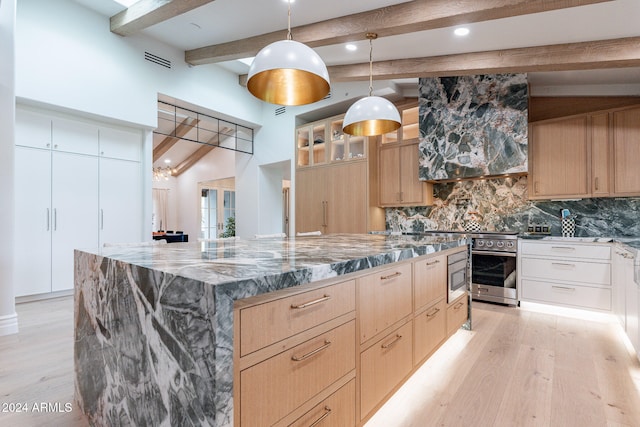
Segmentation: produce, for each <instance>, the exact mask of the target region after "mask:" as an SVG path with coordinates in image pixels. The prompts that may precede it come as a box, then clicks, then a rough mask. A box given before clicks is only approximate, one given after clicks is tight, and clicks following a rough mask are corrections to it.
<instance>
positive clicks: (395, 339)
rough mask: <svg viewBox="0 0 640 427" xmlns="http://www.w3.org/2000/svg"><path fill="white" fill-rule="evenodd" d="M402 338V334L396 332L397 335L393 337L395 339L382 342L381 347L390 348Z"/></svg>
mask: <svg viewBox="0 0 640 427" xmlns="http://www.w3.org/2000/svg"><path fill="white" fill-rule="evenodd" d="M401 339H402V335H400V334H396V336H395V337H393V339H392V340H391V341H389V342H388V343H385V344H382V345H381V346H380V347H382V348H389V347H391V346H392V345H394V344H395V343H397V342H398V341H400V340H401Z"/></svg>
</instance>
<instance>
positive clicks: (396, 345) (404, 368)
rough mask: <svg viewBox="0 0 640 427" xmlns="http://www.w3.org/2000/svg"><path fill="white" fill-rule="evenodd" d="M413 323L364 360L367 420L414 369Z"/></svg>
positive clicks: (387, 338) (362, 381)
mask: <svg viewBox="0 0 640 427" xmlns="http://www.w3.org/2000/svg"><path fill="white" fill-rule="evenodd" d="M412 348H413V339H412V322H411V321H409V322H408V323H406V324H404V325H403V326H401V327H399V328H398V329H396V330H394V331H393V332H391V333H390V334H388V335H386V336H385V337H383V338H382V339H380V340H379V341H377V342H376V343H375V344H374V345H372V346H371V347H369V348H368V349H367V350H365V351H364V352H362V354H361V356H360V413H361V414H362V418H363V419H364V418H366V417H368V416H369V415H370V413H371V412H372V411H373V410H374V409H376V408H377V407H378V405H379V404H380V402H382V400H383V399H384V398H385V396H387V395H389V394H390V393H391V392H392V391H394V389H396V388H397V386H399V385H400V384H401V383H402V380H403V379H404V378H405V377H406V376H407V375H409V373H411V370H412V368H413V359H412V358H413V355H412Z"/></svg>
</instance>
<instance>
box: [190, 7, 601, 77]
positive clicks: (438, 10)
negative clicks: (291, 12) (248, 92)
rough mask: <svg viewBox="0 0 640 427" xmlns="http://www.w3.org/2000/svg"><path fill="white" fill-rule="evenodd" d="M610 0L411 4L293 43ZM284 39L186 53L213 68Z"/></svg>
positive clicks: (333, 23)
mask: <svg viewBox="0 0 640 427" xmlns="http://www.w3.org/2000/svg"><path fill="white" fill-rule="evenodd" d="M607 1H612V0H474V1H465V2H460V1H451V0H414V1H411V2H407V3H401V4H397V5H393V6H388V7H383V8H379V9H375V10H370V11H367V12H362V13H356V14H353V15H348V16H343V17H339V18H334V19H329V20H326V21H322V22H316V23H314V24H308V25H303V26H300V27H295V28H293V29H292V30H291V32H292V34H293V39H294V40H296V41H299V42H301V43H305V44H306V45H308V46H310V47H312V48H314V47H320V46H328V45H334V44H339V43H345V42H353V41H357V40H364V39H365V34H366V33H368V32H374V33H377V34H378V37H388V36H395V35H400V34H408V33H413V32H416V31H424V30H432V29H436V28H445V27H450V26H454V25H460V24H471V23H474V22H483V21H489V20H493V19H500V18H508V17H512V16H520V15H527V14H531V13H539V12H547V11H551V10H557V9H565V8H569V7H576V6H584V5H589V4H593V3H602V2H607ZM285 38H286V30H281V31H274V32H272V33H268V34H262V35H259V36H254V37H249V38H246V39H242V40H236V41H232V42H228V43H221V44H217V45H211V46H205V47H201V48H198V49H193V50H188V51H186V52H185V61H186V62H187V63H189V64H192V65H201V64H211V63H216V62H222V61H230V60H233V59H241V58H247V57H251V56H255V55H256V53H258V51H259V50H260V49H262V48H263V47H265V46H267V45H268V44H270V43H273V42H275V41H278V40H284V39H285Z"/></svg>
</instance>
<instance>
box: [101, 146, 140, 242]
mask: <svg viewBox="0 0 640 427" xmlns="http://www.w3.org/2000/svg"><path fill="white" fill-rule="evenodd" d="M99 182H100V192H99V196H100V218H99V221H100V245H103V244H104V243H129V242H140V241H141V240H142V191H141V188H140V183H141V176H140V163H139V162H130V161H127V160H117V159H106V158H101V159H100V181H99Z"/></svg>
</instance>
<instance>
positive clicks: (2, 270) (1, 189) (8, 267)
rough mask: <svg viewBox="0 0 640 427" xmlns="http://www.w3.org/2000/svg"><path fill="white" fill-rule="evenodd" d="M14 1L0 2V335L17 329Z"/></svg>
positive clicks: (11, 332)
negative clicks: (0, 234)
mask: <svg viewBox="0 0 640 427" xmlns="http://www.w3.org/2000/svg"><path fill="white" fill-rule="evenodd" d="M15 1H16V0H2V2H1V3H0V58H2V60H0V111H1V112H2V113H1V114H0V206H2V208H0V224H4V227H3V230H2V238H1V239H0V336H1V335H8V334H13V333H17V332H18V318H17V316H16V311H15V304H14V293H13V239H14V233H13V222H14V219H13V218H14V212H13V211H14V201H13V193H14V189H13V181H14V178H13V168H14V166H13V162H14V159H13V158H14V127H15V100H14V77H15V75H14V67H13V66H14V25H15Z"/></svg>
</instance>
